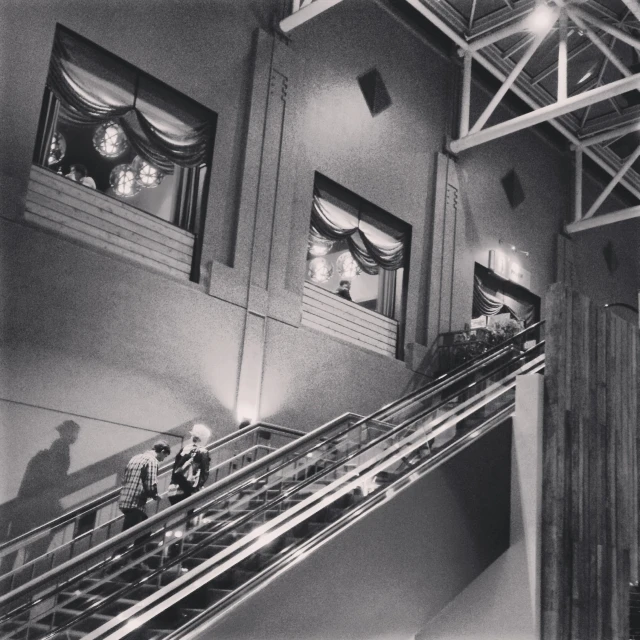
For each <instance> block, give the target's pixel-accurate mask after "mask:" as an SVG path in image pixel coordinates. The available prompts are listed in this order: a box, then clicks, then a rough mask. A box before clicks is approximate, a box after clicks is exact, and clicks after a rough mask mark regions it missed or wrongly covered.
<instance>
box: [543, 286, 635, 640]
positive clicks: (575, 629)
mask: <svg viewBox="0 0 640 640" xmlns="http://www.w3.org/2000/svg"><path fill="white" fill-rule="evenodd" d="M545 315H546V319H547V324H546V372H545V387H546V388H545V419H544V430H543V498H542V500H543V504H542V578H541V579H542V584H541V599H542V602H541V616H542V620H541V629H542V638H543V640H565V639H566V640H614V639H615V640H618V639H620V640H623V639H626V638H628V637H629V582H630V581H631V580H634V581H635V580H637V575H638V467H637V447H638V414H637V407H638V393H639V392H638V370H637V362H638V355H637V354H638V348H639V346H638V329H637V327H635V326H634V325H631V324H629V323H627V322H625V321H624V320H622V319H621V318H619V317H617V316H615V315H614V314H612V313H611V312H607V311H604V310H603V309H600V308H598V307H596V305H594V304H593V303H592V302H591V301H590V300H589V299H588V298H586V297H585V296H582V295H580V294H577V293H575V292H573V291H571V290H570V289H569V288H567V287H566V286H565V285H564V284H561V283H558V284H556V285H553V286H552V287H551V289H550V291H549V293H548V294H547V299H546V314H545Z"/></svg>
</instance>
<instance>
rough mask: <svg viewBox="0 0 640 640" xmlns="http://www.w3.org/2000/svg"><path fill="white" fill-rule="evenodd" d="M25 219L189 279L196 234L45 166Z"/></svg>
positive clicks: (32, 186) (37, 172)
mask: <svg viewBox="0 0 640 640" xmlns="http://www.w3.org/2000/svg"><path fill="white" fill-rule="evenodd" d="M24 216H25V219H26V220H28V221H29V222H32V223H34V224H37V225H38V226H40V227H44V228H46V229H51V230H54V231H56V232H58V233H60V234H62V235H64V236H66V237H68V238H73V239H74V240H79V241H81V242H83V243H87V244H90V245H92V246H94V247H98V248H100V249H104V250H106V251H109V252H110V253H114V254H117V255H120V256H123V257H126V258H129V259H132V260H135V261H136V262H140V263H142V264H145V265H147V266H149V267H153V268H154V269H160V270H161V271H164V272H166V273H170V274H171V275H174V276H176V277H178V278H180V279H184V280H188V279H189V274H190V272H191V262H192V256H193V245H194V236H193V234H192V233H189V232H188V231H184V230H182V229H179V228H178V227H176V226H174V225H172V224H170V223H169V222H166V221H164V220H161V219H159V218H154V216H152V215H150V214H148V213H145V212H144V211H140V210H138V209H136V208H135V207H132V206H130V205H128V204H126V203H124V202H120V201H119V200H115V199H114V198H110V197H109V196H106V195H104V194H102V193H100V192H98V191H94V190H91V189H87V188H86V187H84V186H82V185H79V184H77V183H75V182H73V181H72V180H67V179H65V178H62V177H61V176H58V175H56V174H55V173H53V172H51V171H48V170H47V169H43V168H42V167H36V166H33V167H32V168H31V179H30V181H29V190H28V192H27V202H26V206H25V213H24Z"/></svg>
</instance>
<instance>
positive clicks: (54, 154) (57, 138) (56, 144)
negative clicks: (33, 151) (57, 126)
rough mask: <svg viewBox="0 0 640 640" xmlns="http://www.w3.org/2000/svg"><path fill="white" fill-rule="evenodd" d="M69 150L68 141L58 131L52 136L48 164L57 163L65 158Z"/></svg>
mask: <svg viewBox="0 0 640 640" xmlns="http://www.w3.org/2000/svg"><path fill="white" fill-rule="evenodd" d="M66 152H67V141H66V140H65V139H64V136H63V135H62V134H61V133H58V132H57V131H56V132H55V133H54V134H53V135H52V136H51V144H50V145H49V155H48V156H47V164H48V165H52V164H57V163H58V162H60V160H62V158H64V154H65V153H66Z"/></svg>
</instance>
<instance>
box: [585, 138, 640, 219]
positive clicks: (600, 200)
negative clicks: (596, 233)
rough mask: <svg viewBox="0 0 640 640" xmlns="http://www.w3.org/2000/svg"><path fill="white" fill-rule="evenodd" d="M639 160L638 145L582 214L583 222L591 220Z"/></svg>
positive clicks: (639, 148)
mask: <svg viewBox="0 0 640 640" xmlns="http://www.w3.org/2000/svg"><path fill="white" fill-rule="evenodd" d="M638 158H640V145H638V147H637V149H636V150H635V151H634V152H633V153H632V154H631V155H630V156H629V157H628V158H627V159H626V160H625V161H624V164H623V165H622V166H621V167H620V170H619V171H618V173H616V175H615V176H613V178H612V179H611V182H609V184H608V185H607V186H606V187H605V188H604V189H603V191H602V193H601V194H600V195H599V196H598V197H597V198H596V201H595V202H594V203H593V204H592V205H591V207H590V208H589V211H587V213H585V214H584V216H583V217H582V219H583V220H586V219H587V218H591V216H593V214H594V213H595V212H596V211H597V210H598V209H599V208H600V207H601V206H602V203H603V202H604V201H605V200H606V199H607V198H608V197H609V195H610V194H611V192H612V191H613V190H614V189H615V188H616V185H617V184H618V183H619V182H620V180H622V178H624V176H625V174H626V173H627V171H629V169H631V167H632V166H633V164H634V163H635V161H636V160H637V159H638Z"/></svg>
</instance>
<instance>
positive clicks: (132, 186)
mask: <svg viewBox="0 0 640 640" xmlns="http://www.w3.org/2000/svg"><path fill="white" fill-rule="evenodd" d="M109 183H110V184H111V186H112V187H113V192H114V193H115V194H116V195H117V196H122V197H123V198H130V197H131V196H135V195H136V193H138V191H140V185H139V184H138V182H137V181H136V172H135V171H134V170H133V168H132V167H131V165H130V164H119V165H118V166H117V167H114V168H113V169H112V170H111V174H110V175H109Z"/></svg>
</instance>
